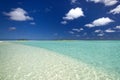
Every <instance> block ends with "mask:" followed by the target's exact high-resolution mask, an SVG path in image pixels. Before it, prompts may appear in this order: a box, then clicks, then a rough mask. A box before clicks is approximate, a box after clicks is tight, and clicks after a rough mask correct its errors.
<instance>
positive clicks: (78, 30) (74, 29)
mask: <svg viewBox="0 0 120 80" xmlns="http://www.w3.org/2000/svg"><path fill="white" fill-rule="evenodd" d="M82 30H84V29H83V28H80V29H76V28H73V29H72V31H76V32H80V31H82Z"/></svg>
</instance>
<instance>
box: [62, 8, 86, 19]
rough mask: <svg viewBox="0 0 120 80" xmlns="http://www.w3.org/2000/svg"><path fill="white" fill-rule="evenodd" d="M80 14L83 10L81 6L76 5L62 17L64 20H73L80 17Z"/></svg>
mask: <svg viewBox="0 0 120 80" xmlns="http://www.w3.org/2000/svg"><path fill="white" fill-rule="evenodd" d="M82 16H84V13H83V11H82V8H79V7H77V8H75V9H74V8H73V9H71V10H70V11H69V12H68V13H67V14H66V16H65V17H63V19H64V20H74V19H77V18H79V17H82Z"/></svg>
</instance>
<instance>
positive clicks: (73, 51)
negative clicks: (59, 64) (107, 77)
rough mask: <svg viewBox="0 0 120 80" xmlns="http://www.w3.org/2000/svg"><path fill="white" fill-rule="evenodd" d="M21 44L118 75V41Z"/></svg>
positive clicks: (119, 48)
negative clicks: (52, 52) (42, 49)
mask: <svg viewBox="0 0 120 80" xmlns="http://www.w3.org/2000/svg"><path fill="white" fill-rule="evenodd" d="M21 43H22V44H25V45H30V46H35V47H40V48H45V49H48V50H51V51H54V52H57V53H59V54H62V55H65V56H69V57H71V58H74V59H76V60H78V61H82V62H84V63H87V64H89V65H92V66H94V67H95V68H99V69H105V70H107V71H108V72H111V73H114V72H115V73H118V74H120V41H94V40H93V41H28V42H21Z"/></svg>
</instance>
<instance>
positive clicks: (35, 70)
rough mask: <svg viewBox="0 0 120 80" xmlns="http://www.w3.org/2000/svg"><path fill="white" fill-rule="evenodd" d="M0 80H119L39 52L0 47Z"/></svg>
mask: <svg viewBox="0 0 120 80" xmlns="http://www.w3.org/2000/svg"><path fill="white" fill-rule="evenodd" d="M0 80H120V78H118V77H116V76H115V75H114V74H112V75H111V74H108V73H107V72H105V71H102V70H97V69H95V68H94V67H92V66H89V65H88V64H85V63H83V62H80V61H79V62H78V61H76V60H74V59H72V58H69V57H67V56H64V55H60V54H57V53H56V52H53V51H49V50H46V49H43V48H37V47H31V46H25V45H20V44H14V43H8V42H2V43H0Z"/></svg>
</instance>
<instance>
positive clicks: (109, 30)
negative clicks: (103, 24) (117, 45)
mask: <svg viewBox="0 0 120 80" xmlns="http://www.w3.org/2000/svg"><path fill="white" fill-rule="evenodd" d="M105 32H107V33H112V32H115V30H112V29H107V30H105Z"/></svg>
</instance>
